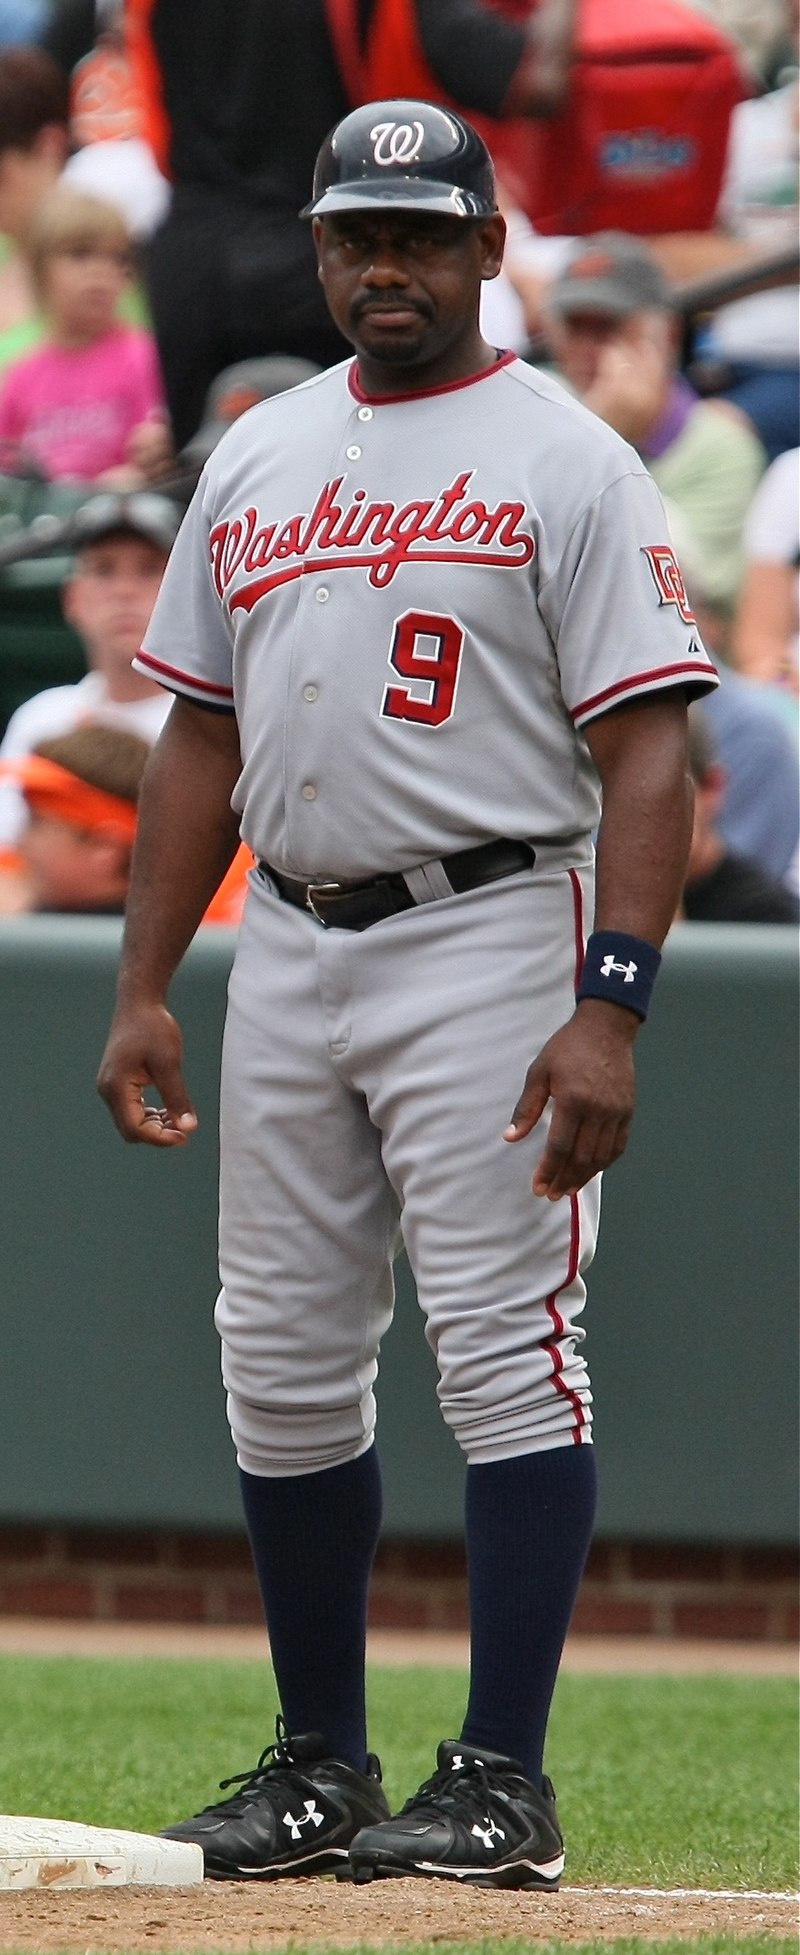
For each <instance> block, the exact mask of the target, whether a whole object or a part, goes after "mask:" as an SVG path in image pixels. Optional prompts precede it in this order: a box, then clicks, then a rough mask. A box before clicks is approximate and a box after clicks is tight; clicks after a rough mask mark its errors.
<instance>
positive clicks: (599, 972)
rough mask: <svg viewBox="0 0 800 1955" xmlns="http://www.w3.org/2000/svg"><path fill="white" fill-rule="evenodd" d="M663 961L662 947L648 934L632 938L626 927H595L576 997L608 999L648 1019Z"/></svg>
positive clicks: (588, 945) (587, 948)
mask: <svg viewBox="0 0 800 1955" xmlns="http://www.w3.org/2000/svg"><path fill="white" fill-rule="evenodd" d="M660 963H661V952H660V950H656V947H655V944H649V943H646V941H645V939H644V937H628V936H626V934H625V932H624V930H595V931H594V932H593V934H592V936H591V937H590V938H589V942H588V943H587V945H586V955H585V957H584V961H583V970H582V971H581V975H580V980H579V983H578V987H577V990H576V993H575V996H576V999H577V1001H578V1003H580V1000H581V998H605V999H606V1000H607V1001H608V1002H609V1003H610V1004H612V1005H626V1006H627V1008H628V1010H629V1011H635V1012H636V1015H637V1017H638V1018H646V1017H647V1012H648V1008H649V1004H650V994H651V992H652V989H653V985H654V984H655V981H656V977H657V975H658V967H659V964H660Z"/></svg>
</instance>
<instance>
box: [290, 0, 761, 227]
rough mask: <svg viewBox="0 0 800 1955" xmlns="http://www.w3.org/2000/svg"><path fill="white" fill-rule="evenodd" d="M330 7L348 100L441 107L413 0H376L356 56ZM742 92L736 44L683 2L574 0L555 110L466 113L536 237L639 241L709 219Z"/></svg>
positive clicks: (351, 27) (347, 3)
mask: <svg viewBox="0 0 800 1955" xmlns="http://www.w3.org/2000/svg"><path fill="white" fill-rule="evenodd" d="M487 4H489V5H494V6H496V7H497V8H498V9H499V11H501V12H502V13H505V14H507V15H511V16H512V17H513V18H514V19H517V20H526V19H528V18H529V17H530V15H531V14H532V13H533V12H535V8H533V7H531V5H530V0H487ZM327 12H328V19H329V25H330V29H331V35H332V39H333V41H334V45H335V46H336V49H337V54H338V58H339V65H340V68H341V71H342V75H343V79H344V81H345V85H346V87H347V88H348V92H349V93H350V95H351V98H352V100H353V101H354V102H356V101H359V102H364V101H380V100H385V99H386V98H387V97H390V96H398V95H400V96H402V95H406V96H417V97H422V98H423V99H426V100H428V101H438V102H442V101H443V100H446V98H445V97H444V96H443V93H442V89H441V86H440V84H439V83H438V82H437V80H436V78H435V76H434V75H433V73H432V71H431V69H430V68H429V67H428V65H427V62H426V60H425V55H424V52H423V49H422V45H421V42H420V37H419V30H418V27H417V19H416V8H415V5H414V0H378V4H377V6H376V8H375V11H374V14H373V19H372V24H371V29H370V32H369V35H368V37H367V43H366V47H365V48H364V49H363V50H362V49H361V48H360V47H359V45H358V32H357V19H356V0H327ZM747 92H748V89H747V83H746V81H745V79H744V72H743V69H742V67H741V64H740V60H739V56H738V53H737V50H736V48H735V46H734V44H733V43H732V42H731V41H730V39H729V38H728V36H727V35H725V34H724V33H723V32H722V31H721V29H720V28H718V27H717V26H716V25H715V24H714V22H713V21H711V20H709V19H708V18H707V17H706V16H705V15H704V14H701V13H699V12H697V11H696V9H695V7H694V6H692V5H687V4H685V0H580V5H579V9H578V17H577V26H576V33H575V46H574V53H573V61H572V66H571V71H570V86H569V97H568V100H567V102H566V104H565V107H564V108H563V110H562V111H561V113H560V114H559V115H557V116H553V117H551V118H549V119H548V120H547V121H539V122H534V121H529V120H527V119H526V120H525V121H522V120H515V121H512V122H507V123H501V122H497V121H490V120H489V119H488V118H486V117H479V116H474V115H472V114H471V112H470V111H469V110H467V111H466V113H467V114H468V115H469V117H470V120H471V121H473V122H475V123H477V125H478V127H479V128H480V130H481V133H482V135H483V136H484V138H485V140H486V141H487V142H488V144H489V146H490V148H491V150H492V152H493V155H494V157H495V160H496V163H497V166H498V170H499V172H500V174H501V176H502V178H503V181H504V183H505V185H506V187H507V188H508V190H509V192H510V194H511V196H512V197H513V198H514V200H515V202H516V203H517V204H519V205H520V207H521V208H522V209H523V210H524V211H525V212H526V214H527V216H528V217H529V218H530V220H531V223H532V224H533V225H535V227H536V229H537V231H543V232H545V233H548V234H551V233H567V234H570V235H571V234H573V233H578V234H586V233H588V232H591V231H607V230H614V231H631V232H633V233H635V234H637V235H640V236H642V235H645V236H646V235H647V234H649V233H651V232H659V231H698V230H706V229H707V228H708V227H709V226H710V225H711V224H712V222H713V219H714V213H715V210H716V207H717V202H718V199H719V192H720V185H721V182H722V172H723V167H724V163H725V152H726V149H727V142H728V128H729V123H730V117H731V111H732V109H733V107H734V105H735V103H736V102H738V101H741V99H742V97H743V96H744V95H746V94H747ZM451 106H453V107H457V106H459V105H458V104H451Z"/></svg>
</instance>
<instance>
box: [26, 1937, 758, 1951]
mask: <svg viewBox="0 0 800 1955" xmlns="http://www.w3.org/2000/svg"><path fill="white" fill-rule="evenodd" d="M393 1951H398V1955H533V1952H534V1951H535V1955H797V1941H796V1939H795V1940H793V1941H787V1940H786V1939H785V1938H781V1937H779V1936H775V1935H698V1936H696V1937H693V1939H692V1940H691V1941H675V1940H673V1939H672V1938H670V1940H669V1941H657V1942H654V1941H651V1940H649V1939H648V1940H647V1941H644V1940H643V1939H642V1937H641V1935H627V1936H625V1937H624V1938H623V1939H622V1940H620V1941H604V1942H597V1941H583V1942H580V1943H577V1942H572V1941H571V1942H566V1941H547V1942H540V1941H537V1942H535V1943H534V1942H531V1941H498V1940H497V1938H496V1937H489V1938H488V1939H487V1938H483V1939H481V1940H480V1941H438V1940H437V1941H426V1942H414V1943H413V1944H409V1943H408V1942H397V1941H395V1942H381V1943H380V1945H379V1946H378V1947H373V1946H372V1944H370V1943H367V1942H363V1941H360V1942H354V1943H353V1945H352V1947H350V1948H341V1947H339V1946H338V1945H337V1947H336V1950H335V1951H332V1950H331V1947H330V1943H328V1942H320V1941H314V1942H303V1944H302V1946H301V1945H300V1943H299V1942H296V1941H292V1942H290V1943H286V1944H285V1946H284V1947H283V1948H276V1947H275V1945H274V1943H271V1944H270V1949H269V1955H393ZM6 1955H23V1951H22V1950H17V1951H14V1950H13V1949H7V1950H6ZM50 1955H74V1950H70V1949H62V1950H61V1951H59V1950H58V1949H55V1950H51V1951H50ZM130 1955H144V1951H143V1950H138V1949H133V1950H131V1952H130ZM205 1955H229V1951H228V1950H227V1949H224V1948H207V1949H206V1951H205ZM251 1955H258V1950H257V1948H255V1947H253V1949H252V1950H251Z"/></svg>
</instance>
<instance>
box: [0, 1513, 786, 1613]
mask: <svg viewBox="0 0 800 1955" xmlns="http://www.w3.org/2000/svg"><path fill="white" fill-rule="evenodd" d="M797 1598H798V1590H797V1562H796V1556H795V1555H794V1553H793V1552H792V1551H790V1550H787V1549H777V1548H776V1549H770V1548H750V1547H748V1548H735V1547H706V1548H704V1547H695V1546H691V1547H687V1546H675V1547H669V1546H664V1545H658V1546H653V1545H647V1544H644V1543H636V1542H613V1543H612V1542H603V1541H600V1542H596V1543H595V1545H594V1547H593V1549H592V1552H591V1556H590V1560H589V1566H588V1568H587V1571H586V1575H585V1578H584V1582H583V1586H582V1589H581V1594H580V1598H579V1601H578V1608H577V1613H576V1616H575V1620H574V1625H573V1627H574V1628H575V1629H576V1630H578V1631H580V1632H581V1633H583V1634H584V1635H630V1636H648V1635H652V1636H691V1637H698V1636H699V1637H703V1636H708V1637H727V1638H736V1639H739V1640H747V1641H757V1642H789V1641H794V1640H796V1639H797V1637H798V1634H799V1633H800V1621H799V1619H798V1606H797ZM0 1615H25V1616H50V1617H53V1616H66V1617H73V1618H79V1619H83V1620H84V1621H89V1620H96V1621H106V1622H108V1621H116V1622H173V1623H180V1622H189V1623H196V1622H208V1623H229V1624H232V1623H258V1622H260V1621H261V1609H260V1604H259V1599H258V1593H257V1590H256V1584H255V1580H254V1577H253V1572H252V1566H251V1562H250V1553H249V1549H248V1546H247V1542H246V1540H245V1539H244V1537H243V1536H239V1535H231V1534H222V1535H194V1534H176V1533H158V1532H154V1531H152V1530H149V1529H142V1530H140V1531H136V1530H128V1531H126V1532H124V1533H118V1532H116V1531H113V1532H111V1531H104V1530H102V1529H82V1528H50V1527H34V1526H19V1527H0ZM372 1622H373V1624H374V1626H375V1627H380V1628H395V1629H402V1628H408V1629H450V1630H454V1629H463V1628H466V1622H467V1612H466V1588H465V1576H464V1559H463V1553H462V1550H461V1548H460V1546H458V1545H457V1544H454V1543H452V1542H444V1543H441V1542H437V1543H425V1544H420V1543H412V1542H407V1543H387V1544H386V1545H385V1546H383V1547H382V1548H381V1549H380V1551H379V1554H378V1558H377V1562H376V1566H375V1575H374V1581H373V1590H372Z"/></svg>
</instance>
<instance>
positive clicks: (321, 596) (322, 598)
mask: <svg viewBox="0 0 800 1955" xmlns="http://www.w3.org/2000/svg"><path fill="white" fill-rule="evenodd" d="M316 597H317V603H318V604H327V602H328V598H329V597H330V591H329V590H328V586H327V584H320V587H319V590H318V591H317V593H316Z"/></svg>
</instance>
